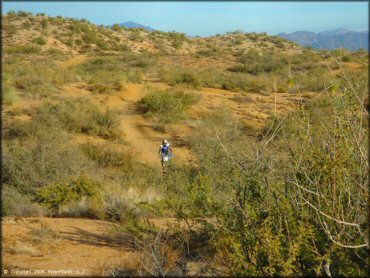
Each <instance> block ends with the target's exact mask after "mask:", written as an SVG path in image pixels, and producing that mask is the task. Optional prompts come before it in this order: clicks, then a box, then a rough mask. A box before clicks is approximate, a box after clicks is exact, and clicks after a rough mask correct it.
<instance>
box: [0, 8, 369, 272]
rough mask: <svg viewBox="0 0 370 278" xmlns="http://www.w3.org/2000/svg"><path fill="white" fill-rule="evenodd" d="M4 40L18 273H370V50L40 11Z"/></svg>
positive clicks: (7, 259) (17, 18) (5, 203)
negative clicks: (168, 152)
mask: <svg viewBox="0 0 370 278" xmlns="http://www.w3.org/2000/svg"><path fill="white" fill-rule="evenodd" d="M2 42H3V57H2V128H3V130H2V135H3V137H2V143H3V151H2V159H3V165H2V184H3V190H2V191H3V195H2V213H3V215H4V218H3V219H2V225H3V238H2V242H3V251H2V252H3V253H2V255H3V266H2V268H3V270H4V269H7V270H8V269H12V270H14V273H13V275H18V276H19V275H21V274H22V273H21V272H16V271H27V270H30V271H31V272H32V274H33V275H36V274H40V273H35V272H34V271H35V270H40V269H44V270H47V269H50V270H61V269H72V270H73V271H72V272H73V273H50V272H49V273H47V272H46V273H41V275H49V276H54V275H57V274H58V275H76V274H78V275H103V276H117V275H134V276H138V275H141V276H148V275H153V276H165V275H170V276H171V275H195V276H199V275H205V276H207V275H208V276H214V275H221V276H225V275H237V276H239V275H324V274H326V275H364V274H365V273H366V267H364V264H365V265H366V266H367V262H368V259H367V254H368V253H367V251H368V242H367V237H366V234H367V232H368V224H367V222H366V219H367V218H366V212H367V209H366V198H367V197H366V195H367V194H368V188H367V186H366V185H367V182H368V175H367V173H368V172H367V170H368V160H367V155H368V151H367V143H368V142H367V140H368V136H367V134H368V133H367V124H368V123H367V121H366V117H368V110H369V109H368V108H369V105H368V97H367V95H368V52H366V51H357V52H350V51H347V50H344V49H335V50H332V51H321V52H320V51H315V50H312V49H308V48H302V47H299V46H297V45H295V44H293V43H291V42H288V41H286V40H284V39H281V38H278V37H271V36H268V35H266V34H265V33H259V34H256V33H243V32H238V31H236V32H228V33H226V34H220V35H216V36H212V37H196V38H190V37H187V36H185V35H184V34H182V33H177V32H161V31H152V32H148V31H146V30H143V29H125V28H122V27H119V26H118V25H115V26H113V27H111V28H108V27H104V26H96V25H94V24H92V23H90V22H88V21H86V20H76V19H71V18H63V17H50V16H47V15H45V14H37V15H32V14H29V13H25V12H18V13H14V12H11V13H8V14H7V15H5V16H3V17H2ZM164 138H167V139H168V140H169V141H170V143H171V146H172V148H173V154H174V156H173V158H172V160H171V164H170V165H169V166H168V168H167V167H166V168H165V169H162V166H161V163H160V160H159V158H158V150H159V146H160V144H161V142H162V140H163V139H164ZM348 257H350V258H351V259H349V260H347V258H348ZM80 270H81V272H78V273H77V272H76V271H80ZM23 274H24V273H23ZM53 274H54V275H53Z"/></svg>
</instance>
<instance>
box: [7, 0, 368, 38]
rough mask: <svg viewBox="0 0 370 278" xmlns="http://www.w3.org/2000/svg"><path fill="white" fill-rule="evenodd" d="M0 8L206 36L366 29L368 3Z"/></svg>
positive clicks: (11, 4)
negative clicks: (129, 23) (128, 23)
mask: <svg viewBox="0 0 370 278" xmlns="http://www.w3.org/2000/svg"><path fill="white" fill-rule="evenodd" d="M2 4H3V6H2V12H3V14H4V13H7V12H8V11H10V10H15V11H18V10H23V11H28V12H32V13H38V12H43V13H46V14H48V15H51V16H56V15H61V16H66V17H73V18H85V19H87V20H89V21H91V22H92V23H95V24H104V25H108V24H113V23H121V22H126V21H135V22H138V23H140V24H143V25H149V26H151V27H153V28H154V29H158V30H163V31H172V30H176V31H178V32H184V33H186V34H188V35H193V36H195V35H199V36H207V35H214V34H217V33H220V34H221V33H225V32H227V31H235V30H243V31H245V32H267V33H268V34H272V35H274V34H277V33H280V32H286V33H290V32H294V31H300V30H307V31H314V32H320V31H325V30H333V29H337V28H347V29H350V30H354V31H364V30H368V13H369V4H368V2H366V1H362V2H360V1H359V2H350V1H348V2H300V3H299V2H227V1H224V2H195V1H191V2H185V1H183V2H181V1H177V2H160V1H158V2H154V1H153V2H108V1H105V2H103V1H101V2H88V1H86V2H77V1H76V2H63V1H59V2H41V1H40V2H20V1H17V2H16V1H2Z"/></svg>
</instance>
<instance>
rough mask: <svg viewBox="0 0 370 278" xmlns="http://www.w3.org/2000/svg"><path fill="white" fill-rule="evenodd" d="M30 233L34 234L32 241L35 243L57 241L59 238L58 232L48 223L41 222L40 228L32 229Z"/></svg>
mask: <svg viewBox="0 0 370 278" xmlns="http://www.w3.org/2000/svg"><path fill="white" fill-rule="evenodd" d="M29 233H30V234H31V236H32V241H33V242H35V243H45V242H46V241H53V242H55V241H56V240H58V238H59V236H58V234H57V233H56V232H55V231H54V230H53V229H51V228H50V226H49V225H48V224H46V223H40V227H39V228H36V229H32V230H31V231H30V232H29Z"/></svg>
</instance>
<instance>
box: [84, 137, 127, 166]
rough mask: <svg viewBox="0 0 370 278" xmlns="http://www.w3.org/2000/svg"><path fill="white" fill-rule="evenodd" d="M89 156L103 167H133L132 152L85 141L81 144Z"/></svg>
mask: <svg viewBox="0 0 370 278" xmlns="http://www.w3.org/2000/svg"><path fill="white" fill-rule="evenodd" d="M81 148H82V150H83V152H84V153H85V154H86V155H87V157H88V158H89V159H91V160H93V161H96V162H97V163H98V164H99V165H100V166H102V167H120V168H125V169H128V170H129V169H130V168H132V154H131V153H128V152H123V151H122V150H116V149H115V148H114V147H112V146H107V145H101V144H92V143H84V144H82V145H81Z"/></svg>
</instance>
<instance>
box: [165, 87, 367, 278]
mask: <svg viewBox="0 0 370 278" xmlns="http://www.w3.org/2000/svg"><path fill="white" fill-rule="evenodd" d="M364 86H366V82H364V83H362V87H361V90H358V91H357V90H356V91H354V90H352V89H351V90H350V89H346V90H345V91H344V92H343V94H340V95H337V96H336V97H332V98H330V100H329V101H328V102H327V103H326V104H325V103H321V108H320V109H325V111H326V113H323V114H326V118H327V121H322V120H323V119H320V120H318V119H317V118H315V116H314V115H313V114H312V113H313V111H314V110H313V107H311V106H309V107H304V108H303V109H302V110H299V111H297V112H296V113H295V114H293V115H290V117H289V118H287V119H285V120H283V121H281V120H279V119H275V121H274V122H273V123H272V124H271V125H270V127H269V128H268V129H266V130H265V132H264V134H263V135H262V137H261V141H260V142H252V141H251V140H249V139H248V138H247V137H245V135H244V134H243V131H242V130H241V129H240V128H238V126H237V125H235V124H234V123H232V122H229V124H227V123H223V124H222V125H217V124H212V122H215V123H217V121H209V122H208V125H207V126H204V129H205V130H207V129H208V133H207V134H206V135H204V136H201V137H199V138H198V139H197V140H195V144H194V147H193V153H195V154H197V163H198V165H199V168H198V169H199V170H198V171H196V175H197V177H196V178H195V180H194V178H193V182H189V183H187V190H186V191H182V194H181V197H174V199H172V202H170V204H171V206H173V208H174V209H175V211H177V215H178V218H179V219H185V220H186V221H188V222H191V221H194V222H196V223H198V224H199V225H201V227H202V228H201V229H199V227H197V226H196V225H195V226H194V232H196V233H201V232H203V233H204V234H205V237H204V239H203V242H204V244H207V245H208V246H209V248H210V251H209V252H210V253H212V254H215V256H216V258H217V259H216V260H217V261H218V262H221V264H223V265H224V266H225V267H226V268H228V269H229V273H232V274H234V275H237V276H246V275H247V276H249V275H284V276H290V275H336V276H337V275H361V276H363V275H366V272H367V269H368V267H369V265H368V251H369V245H368V241H367V233H368V229H369V226H368V222H367V220H366V215H367V205H366V203H367V195H368V187H367V183H368V173H367V171H368V160H367V155H368V151H367V145H368V131H367V128H366V126H365V125H363V120H364V118H363V117H365V116H366V115H367V111H366V110H364V106H363V104H362V102H361V100H362V97H363V96H362V92H364V91H363V90H364V89H365V92H366V88H365V87H364ZM351 87H352V88H353V86H351ZM312 105H313V106H315V105H316V104H312ZM216 118H217V116H216ZM185 188H186V187H185ZM185 196H186V197H185ZM184 197H185V198H184ZM195 227H197V228H195Z"/></svg>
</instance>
